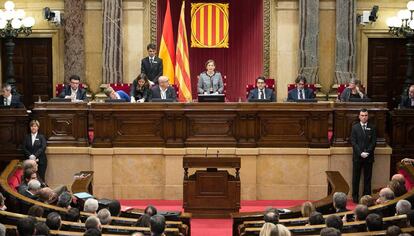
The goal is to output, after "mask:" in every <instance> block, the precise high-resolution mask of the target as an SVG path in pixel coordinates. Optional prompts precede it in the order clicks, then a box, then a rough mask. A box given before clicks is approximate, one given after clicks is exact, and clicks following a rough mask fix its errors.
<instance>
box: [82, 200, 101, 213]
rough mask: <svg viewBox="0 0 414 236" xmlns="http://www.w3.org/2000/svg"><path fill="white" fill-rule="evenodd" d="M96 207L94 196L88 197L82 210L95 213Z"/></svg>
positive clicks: (96, 201)
mask: <svg viewBox="0 0 414 236" xmlns="http://www.w3.org/2000/svg"><path fill="white" fill-rule="evenodd" d="M98 207H99V204H98V200H96V199H94V198H89V199H88V200H86V201H85V205H84V207H83V211H85V212H89V213H92V214H96V211H97V210H98Z"/></svg>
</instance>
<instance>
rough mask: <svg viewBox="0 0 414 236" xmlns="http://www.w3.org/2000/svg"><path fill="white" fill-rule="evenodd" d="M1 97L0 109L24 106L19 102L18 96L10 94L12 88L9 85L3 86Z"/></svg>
mask: <svg viewBox="0 0 414 236" xmlns="http://www.w3.org/2000/svg"><path fill="white" fill-rule="evenodd" d="M2 90H3V95H1V96H0V107H10V108H23V107H24V105H23V103H22V102H20V96H18V95H13V94H12V93H11V91H12V87H11V85H10V84H5V85H3V88H2Z"/></svg>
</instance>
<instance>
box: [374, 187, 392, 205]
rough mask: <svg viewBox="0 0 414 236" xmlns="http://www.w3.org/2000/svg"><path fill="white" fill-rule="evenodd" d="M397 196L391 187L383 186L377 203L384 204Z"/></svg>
mask: <svg viewBox="0 0 414 236" xmlns="http://www.w3.org/2000/svg"><path fill="white" fill-rule="evenodd" d="M394 198H395V195H394V192H393V191H392V190H391V189H390V188H388V187H387V188H382V189H381V190H380V192H379V198H378V199H377V201H376V204H383V203H386V202H388V201H391V200H393V199H394Z"/></svg>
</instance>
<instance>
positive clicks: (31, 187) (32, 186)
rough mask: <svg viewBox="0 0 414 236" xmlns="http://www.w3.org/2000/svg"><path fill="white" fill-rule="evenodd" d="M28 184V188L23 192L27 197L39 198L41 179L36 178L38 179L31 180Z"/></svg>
mask: <svg viewBox="0 0 414 236" xmlns="http://www.w3.org/2000/svg"><path fill="white" fill-rule="evenodd" d="M27 186H28V188H27V190H26V191H25V192H24V193H23V195H24V196H25V197H28V198H30V199H33V200H38V194H39V191H40V189H41V186H40V182H39V180H36V179H32V180H30V181H29V183H28V184H27Z"/></svg>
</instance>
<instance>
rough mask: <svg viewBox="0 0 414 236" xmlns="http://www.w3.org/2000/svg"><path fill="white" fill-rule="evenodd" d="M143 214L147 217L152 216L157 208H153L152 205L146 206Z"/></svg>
mask: <svg viewBox="0 0 414 236" xmlns="http://www.w3.org/2000/svg"><path fill="white" fill-rule="evenodd" d="M144 213H145V214H147V215H149V216H154V215H156V214H157V208H155V207H154V206H153V205H148V206H147V207H146V208H145V209H144Z"/></svg>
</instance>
